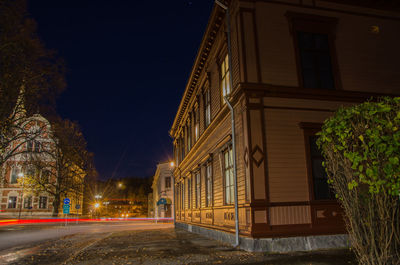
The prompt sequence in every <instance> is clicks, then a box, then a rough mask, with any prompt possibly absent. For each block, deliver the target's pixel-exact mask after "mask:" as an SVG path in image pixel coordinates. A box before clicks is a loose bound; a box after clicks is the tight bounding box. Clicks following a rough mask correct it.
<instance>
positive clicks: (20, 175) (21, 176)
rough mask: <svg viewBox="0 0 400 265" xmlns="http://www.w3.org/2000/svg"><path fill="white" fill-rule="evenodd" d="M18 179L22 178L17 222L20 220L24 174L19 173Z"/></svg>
mask: <svg viewBox="0 0 400 265" xmlns="http://www.w3.org/2000/svg"><path fill="white" fill-rule="evenodd" d="M18 177H20V178H22V191H21V199H20V204H19V213H18V220H19V219H21V211H22V199H23V196H24V182H25V177H24V173H23V172H20V173H19V174H18Z"/></svg>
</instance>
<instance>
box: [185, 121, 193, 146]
mask: <svg viewBox="0 0 400 265" xmlns="http://www.w3.org/2000/svg"><path fill="white" fill-rule="evenodd" d="M186 137H187V151H188V153H189V151H190V149H192V125H191V121H190V120H189V122H188V125H187V127H186Z"/></svg>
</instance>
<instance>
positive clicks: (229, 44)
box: [215, 0, 239, 247]
mask: <svg viewBox="0 0 400 265" xmlns="http://www.w3.org/2000/svg"><path fill="white" fill-rule="evenodd" d="M215 3H216V4H217V5H218V6H220V7H221V8H223V9H224V10H225V13H226V15H225V18H226V35H227V36H226V38H227V44H228V65H229V71H230V74H229V86H230V88H231V93H232V90H233V80H232V48H231V24H230V15H229V7H228V6H227V5H225V4H223V3H221V2H220V1H219V0H215ZM224 98H225V102H226V104H227V105H228V107H229V109H230V111H231V127H232V155H233V178H234V192H235V194H234V195H235V241H236V242H235V245H234V247H237V246H239V210H238V200H237V198H238V195H237V171H236V136H235V111H234V109H233V106H232V105H231V103H230V102H229V100H228V97H227V96H225V97H224Z"/></svg>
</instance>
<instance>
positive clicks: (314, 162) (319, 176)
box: [308, 135, 334, 200]
mask: <svg viewBox="0 0 400 265" xmlns="http://www.w3.org/2000/svg"><path fill="white" fill-rule="evenodd" d="M317 139H318V136H315V135H311V136H308V144H309V163H310V166H311V174H312V183H313V196H314V200H332V199H334V194H333V192H332V190H331V189H330V187H329V184H328V176H327V174H326V171H325V168H324V167H323V166H322V162H323V160H324V159H323V156H322V154H321V151H320V150H319V148H318V146H317V143H316V142H317Z"/></svg>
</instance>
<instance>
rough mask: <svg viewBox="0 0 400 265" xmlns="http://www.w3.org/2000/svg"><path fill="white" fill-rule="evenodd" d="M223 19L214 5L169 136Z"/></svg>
mask: <svg viewBox="0 0 400 265" xmlns="http://www.w3.org/2000/svg"><path fill="white" fill-rule="evenodd" d="M224 17H225V13H224V11H223V10H221V8H219V7H218V6H217V5H216V4H214V7H213V10H212V12H211V16H210V19H209V22H208V24H207V27H206V31H205V34H204V35H203V39H202V41H201V44H200V47H199V49H198V52H197V55H196V59H195V62H194V64H193V67H192V71H191V73H190V75H189V80H188V82H187V84H186V88H185V92H184V94H183V97H182V100H181V102H180V104H179V108H178V111H177V114H176V116H175V119H174V122H173V124H172V127H171V130H170V132H169V133H170V135H171V136H173V135H174V133H175V131H176V129H177V126H178V125H179V123H180V122H181V119H182V117H183V115H184V113H185V110H186V108H187V106H188V104H189V103H190V98H191V96H192V95H193V91H194V90H195V88H196V86H197V84H198V82H199V81H201V80H200V74H201V72H202V70H203V69H204V68H205V66H206V62H207V59H208V57H209V55H210V52H211V48H212V46H213V44H214V42H215V40H216V37H217V33H218V31H219V29H220V27H221V25H222V24H223V18H224Z"/></svg>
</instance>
